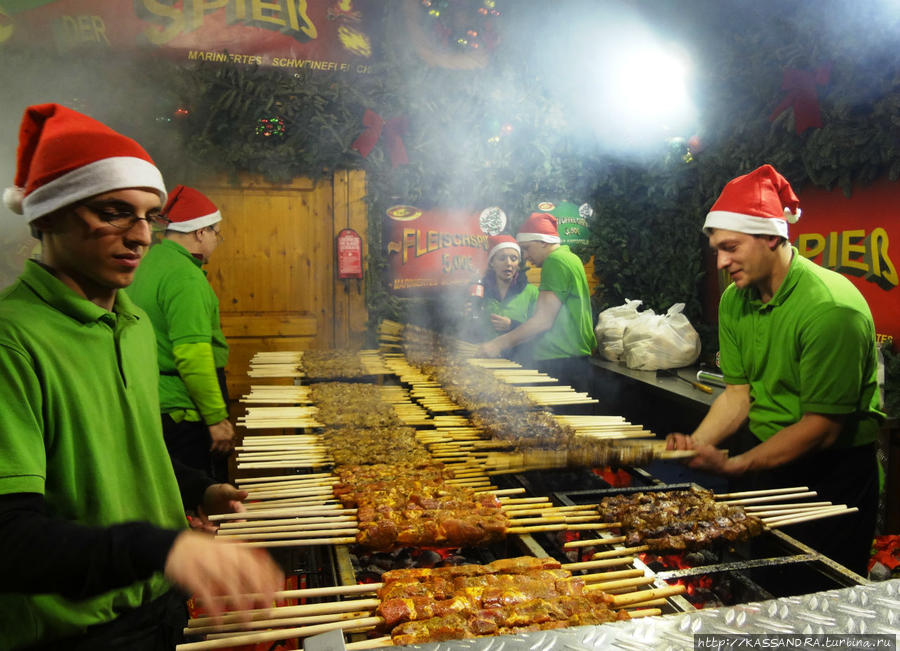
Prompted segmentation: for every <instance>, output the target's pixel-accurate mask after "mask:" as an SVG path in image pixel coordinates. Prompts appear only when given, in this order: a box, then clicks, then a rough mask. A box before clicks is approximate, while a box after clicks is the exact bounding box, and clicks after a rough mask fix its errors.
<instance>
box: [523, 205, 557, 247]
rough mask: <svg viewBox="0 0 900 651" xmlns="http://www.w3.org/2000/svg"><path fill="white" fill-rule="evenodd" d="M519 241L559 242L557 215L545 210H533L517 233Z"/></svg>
mask: <svg viewBox="0 0 900 651" xmlns="http://www.w3.org/2000/svg"><path fill="white" fill-rule="evenodd" d="M516 239H517V240H518V241H519V242H546V243H548V244H559V243H560V241H561V240H560V238H559V231H558V230H556V217H554V216H553V215H549V214H547V213H545V212H533V213H531V216H530V217H529V218H528V219H526V220H525V223H524V224H522V225H521V226H520V227H519V233H518V234H517V235H516Z"/></svg>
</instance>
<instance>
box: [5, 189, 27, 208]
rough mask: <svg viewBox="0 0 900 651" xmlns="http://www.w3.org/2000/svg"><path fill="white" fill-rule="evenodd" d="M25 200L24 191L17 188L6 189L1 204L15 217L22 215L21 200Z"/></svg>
mask: <svg viewBox="0 0 900 651" xmlns="http://www.w3.org/2000/svg"><path fill="white" fill-rule="evenodd" d="M24 198H25V190H23V189H22V188H20V187H19V186H17V185H16V186H13V187H11V188H6V189H5V190H4V191H3V204H4V205H5V206H6V207H7V208H9V209H10V210H12V211H13V212H14V213H16V214H17V215H21V214H22V200H23V199H24Z"/></svg>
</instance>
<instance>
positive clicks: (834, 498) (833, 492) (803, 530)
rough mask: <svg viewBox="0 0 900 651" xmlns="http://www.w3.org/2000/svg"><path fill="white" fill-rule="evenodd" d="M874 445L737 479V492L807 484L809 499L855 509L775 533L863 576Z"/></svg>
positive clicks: (874, 502)
mask: <svg viewBox="0 0 900 651" xmlns="http://www.w3.org/2000/svg"><path fill="white" fill-rule="evenodd" d="M876 463H877V462H876V457H875V445H874V444H870V445H861V446H858V447H854V448H843V449H827V450H822V451H819V452H814V453H812V454H808V455H806V456H804V457H802V458H801V459H798V460H797V461H795V462H793V463H789V464H786V465H784V466H782V467H780V468H774V469H772V470H766V471H763V472H759V473H755V474H754V475H752V476H750V477H747V478H746V479H743V480H737V481H736V482H735V484H734V487H735V488H736V489H737V490H757V489H762V488H786V487H789V486H808V487H809V489H810V490H814V491H816V493H817V497H815V498H812V499H813V500H814V501H816V502H819V501H831V502H833V503H834V504H846V505H847V506H851V507H853V506H855V507H856V508H858V509H859V511H858V512H856V513H851V514H849V515H841V516H837V517H832V518H825V519H823V520H815V521H813V522H809V523H804V524H795V525H790V526H787V527H784V528H783V529H781V531H782V532H783V533H786V534H787V535H788V536H791V537H792V538H796V539H797V540H799V541H800V542H802V543H805V544H807V545H809V546H810V547H812V548H813V549H814V550H816V551H817V552H821V553H822V554H824V555H825V556H827V557H828V558H830V559H831V560H833V561H835V562H837V563H840V564H841V565H843V566H844V567H846V568H848V569H850V570H853V571H854V572H856V573H857V574H860V575H861V576H866V575H867V573H868V572H867V565H868V562H869V557H870V556H871V553H872V541H873V539H874V537H875V520H876V517H877V513H878V468H877V465H876Z"/></svg>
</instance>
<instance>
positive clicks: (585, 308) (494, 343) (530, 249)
mask: <svg viewBox="0 0 900 651" xmlns="http://www.w3.org/2000/svg"><path fill="white" fill-rule="evenodd" d="M516 239H517V240H518V242H519V244H520V245H521V247H522V252H523V253H524V254H525V259H526V260H528V261H529V262H531V263H532V264H533V265H535V266H537V267H541V284H540V287H539V288H538V290H539V294H538V299H537V306H536V308H535V311H534V314H533V315H532V316H531V317H530V318H529V319H528V320H527V321H525V323H523V324H522V325H520V326H519V327H517V328H515V329H514V330H511V331H510V332H507V333H506V334H503V335H501V336H499V337H496V338H495V339H492V340H491V341H488V342H486V343H484V344H482V345H481V346H480V353H481V354H483V355H486V356H489V357H496V356H498V355H500V354H501V353H502V352H503V351H504V350H509V349H511V348H513V347H514V346H518V345H520V344H523V343H525V342H528V345H529V346H530V347H531V351H530V352H531V357H532V359H534V361H535V363H536V364H537V367H538V368H539V369H540V370H541V371H543V372H545V373H547V374H549V375H550V376H552V377H554V378H556V379H557V380H559V381H560V383H562V384H565V385H568V386H572V387H575V388H576V389H578V390H579V391H583V392H586V393H589V392H590V377H591V376H592V369H591V365H590V362H589V358H590V355H591V352H592V351H593V349H594V348H595V347H596V346H597V340H596V337H595V336H594V320H593V317H592V313H591V296H590V290H589V289H588V284H587V276H586V275H585V273H584V265H583V264H582V262H581V260H580V259H579V257H578V256H577V255H575V254H574V253H572V252H571V251H570V250H569V247H568V246H566V245H563V244H560V241H561V240H560V237H559V231H558V230H557V227H556V217H554V216H553V215H549V214H547V213H540V212H536V213H532V214H531V216H530V217H529V218H528V219H527V220H525V223H524V224H522V226H521V227H520V228H519V232H518V234H517V235H516Z"/></svg>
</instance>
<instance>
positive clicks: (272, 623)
mask: <svg viewBox="0 0 900 651" xmlns="http://www.w3.org/2000/svg"><path fill="white" fill-rule="evenodd" d="M371 614H372V611H371V610H361V611H356V612H352V613H331V614H327V615H311V616H309V617H284V618H278V619H261V620H259V621H253V622H234V623H232V624H215V625H210V626H194V627H191V626H190V624H189V625H188V627H187V628H185V629H184V634H185V635H208V634H209V633H232V632H235V631H247V630H252V629H260V628H275V627H277V626H305V625H308V624H324V623H326V622H339V621H342V620H345V619H358V618H360V617H370V616H371Z"/></svg>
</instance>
